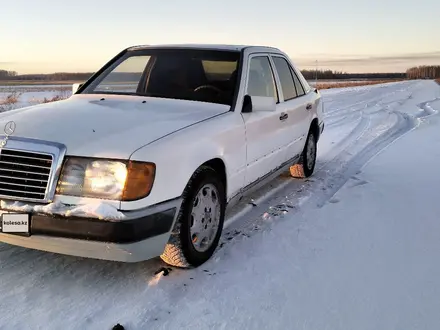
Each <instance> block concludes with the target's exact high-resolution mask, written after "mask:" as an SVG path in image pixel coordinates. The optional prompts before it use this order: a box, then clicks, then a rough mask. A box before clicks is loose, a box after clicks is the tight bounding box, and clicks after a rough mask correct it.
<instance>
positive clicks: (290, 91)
mask: <svg viewBox="0 0 440 330" xmlns="http://www.w3.org/2000/svg"><path fill="white" fill-rule="evenodd" d="M273 62H274V63H275V67H276V69H277V72H278V76H279V77H280V82H281V89H282V90H283V95H284V101H288V100H291V99H294V98H295V97H297V93H296V88H295V83H294V81H293V77H292V72H291V70H290V66H289V63H287V61H286V59H284V58H282V57H278V56H275V57H273Z"/></svg>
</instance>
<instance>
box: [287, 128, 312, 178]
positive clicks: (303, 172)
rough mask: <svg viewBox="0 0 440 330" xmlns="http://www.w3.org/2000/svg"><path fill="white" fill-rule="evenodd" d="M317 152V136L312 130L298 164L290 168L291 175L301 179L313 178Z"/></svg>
mask: <svg viewBox="0 0 440 330" xmlns="http://www.w3.org/2000/svg"><path fill="white" fill-rule="evenodd" d="M316 151H317V142H316V136H315V134H313V131H312V130H310V131H309V134H308V136H307V141H306V144H305V146H304V150H303V152H302V154H301V157H300V159H299V162H298V164H295V165H293V166H291V167H290V175H291V176H292V177H294V178H299V179H304V178H308V177H309V176H311V175H312V174H313V171H314V170H315V164H316Z"/></svg>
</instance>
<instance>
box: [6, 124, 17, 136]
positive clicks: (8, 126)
mask: <svg viewBox="0 0 440 330" xmlns="http://www.w3.org/2000/svg"><path fill="white" fill-rule="evenodd" d="M16 126H17V125H16V124H15V122H14V121H10V122H8V123H6V125H5V134H6V135H7V136H10V135H12V133H14V132H15V127H16Z"/></svg>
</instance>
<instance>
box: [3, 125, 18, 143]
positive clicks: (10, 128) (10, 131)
mask: <svg viewBox="0 0 440 330" xmlns="http://www.w3.org/2000/svg"><path fill="white" fill-rule="evenodd" d="M16 127H17V125H16V124H15V121H10V122H8V123H6V125H5V128H4V131H5V134H6V136H5V137H4V139H3V140H1V141H0V148H3V147H4V146H6V144H7V143H8V139H9V137H10V136H11V135H12V134H13V133H14V132H15V128H16Z"/></svg>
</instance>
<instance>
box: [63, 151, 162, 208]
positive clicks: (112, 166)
mask: <svg viewBox="0 0 440 330" xmlns="http://www.w3.org/2000/svg"><path fill="white" fill-rule="evenodd" d="M155 171H156V167H155V165H154V164H152V163H143V162H132V161H117V160H101V159H90V158H79V157H69V158H67V159H66V161H65V163H64V165H63V169H62V171H61V175H60V178H59V180H58V185H57V190H56V192H57V194H60V195H70V196H79V197H91V198H101V199H112V200H121V201H131V200H136V199H140V198H143V197H146V196H148V195H149V193H150V191H151V188H152V187H153V182H154V176H155Z"/></svg>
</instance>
